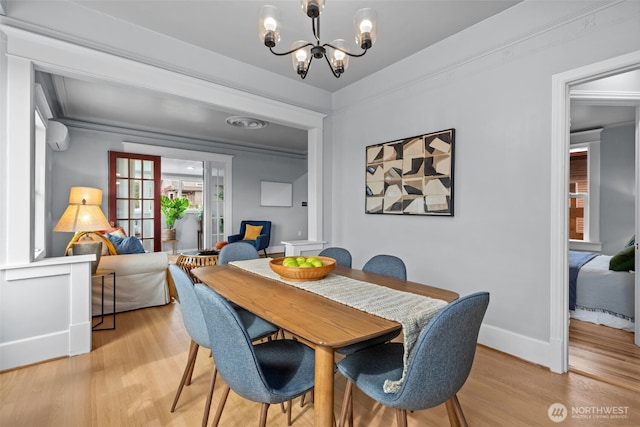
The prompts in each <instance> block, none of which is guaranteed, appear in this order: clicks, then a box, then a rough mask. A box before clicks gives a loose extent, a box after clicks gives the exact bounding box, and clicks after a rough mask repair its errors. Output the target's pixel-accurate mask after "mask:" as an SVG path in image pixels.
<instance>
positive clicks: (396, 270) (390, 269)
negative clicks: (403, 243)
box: [336, 255, 407, 355]
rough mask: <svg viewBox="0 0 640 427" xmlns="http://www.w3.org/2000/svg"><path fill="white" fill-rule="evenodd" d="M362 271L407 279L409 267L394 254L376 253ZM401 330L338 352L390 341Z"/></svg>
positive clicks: (341, 352)
mask: <svg viewBox="0 0 640 427" xmlns="http://www.w3.org/2000/svg"><path fill="white" fill-rule="evenodd" d="M362 271H366V272H369V273H376V274H381V275H383V276H388V277H393V278H396V279H400V280H407V269H406V267H405V265H404V261H402V260H401V259H400V258H398V257H396V256H393V255H375V256H374V257H372V258H371V259H370V260H369V261H367V262H366V263H365V264H364V266H363V267H362ZM400 332H401V331H400V330H397V331H393V332H389V333H388V334H384V335H381V336H379V337H375V338H371V339H369V340H366V341H362V342H357V343H354V344H351V345H348V346H346V347H342V348H339V349H337V350H336V353H339V354H342V355H345V354H351V353H355V352H356V351H360V350H362V349H363V348H367V347H371V346H373V345H378V344H382V343H385V342H389V341H391V340H392V339H394V338H395V337H397V336H398V335H400Z"/></svg>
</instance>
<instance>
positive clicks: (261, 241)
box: [227, 220, 271, 256]
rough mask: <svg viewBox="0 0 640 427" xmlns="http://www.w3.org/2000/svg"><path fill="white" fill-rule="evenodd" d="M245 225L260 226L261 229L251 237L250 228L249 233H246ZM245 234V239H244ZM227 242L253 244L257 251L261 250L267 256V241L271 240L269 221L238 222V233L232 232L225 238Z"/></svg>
mask: <svg viewBox="0 0 640 427" xmlns="http://www.w3.org/2000/svg"><path fill="white" fill-rule="evenodd" d="M247 225H250V226H253V227H260V226H262V230H260V233H259V234H258V235H257V236H256V237H255V238H253V237H254V236H253V235H251V231H253V230H250V232H249V234H247V228H251V227H247ZM245 236H246V237H247V239H245ZM227 241H228V242H229V243H233V242H240V241H242V242H245V243H249V244H251V245H253V246H255V248H256V250H257V251H263V252H264V256H267V248H268V247H269V242H270V241H271V221H255V220H247V221H242V222H240V232H239V233H238V234H232V235H230V236H229V237H228V238H227Z"/></svg>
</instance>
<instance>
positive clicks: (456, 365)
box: [394, 292, 489, 410]
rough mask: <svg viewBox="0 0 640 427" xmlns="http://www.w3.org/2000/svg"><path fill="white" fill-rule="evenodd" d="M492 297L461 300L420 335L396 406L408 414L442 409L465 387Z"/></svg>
mask: <svg viewBox="0 0 640 427" xmlns="http://www.w3.org/2000/svg"><path fill="white" fill-rule="evenodd" d="M488 305H489V294H488V293H487V292H477V293H474V294H471V295H467V296H464V297H461V298H460V299H458V300H456V301H453V302H452V303H450V304H448V305H447V306H445V307H444V308H443V309H442V310H440V311H439V312H438V313H437V314H436V315H435V316H433V318H432V319H431V321H429V323H428V324H427V326H426V327H425V329H424V330H423V331H422V332H421V333H420V336H419V337H418V340H417V341H416V344H415V347H414V348H413V351H412V352H411V356H410V358H409V360H408V362H407V373H406V376H405V378H404V381H403V383H402V386H401V387H400V390H399V391H398V392H397V393H395V394H396V396H394V397H395V399H394V403H397V404H398V406H399V407H401V408H403V409H408V410H419V409H426V408H431V407H433V406H436V405H439V404H441V403H443V402H445V401H447V400H448V399H449V398H451V397H452V396H453V395H454V394H456V393H457V392H458V391H459V390H460V388H462V386H463V385H464V383H465V381H466V380H467V377H468V376H469V372H470V371H471V365H472V364H473V358H474V357H475V353H476V344H477V342H478V333H479V331H480V325H481V324H482V319H483V318H484V314H485V312H486V311H487V306H488Z"/></svg>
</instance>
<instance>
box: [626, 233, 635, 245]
mask: <svg viewBox="0 0 640 427" xmlns="http://www.w3.org/2000/svg"><path fill="white" fill-rule="evenodd" d="M635 244H636V236H635V235H634V236H633V237H632V238H631V239H629V241H628V242H627V243H626V244H625V245H624V247H625V248H628V247H629V246H633V245H635Z"/></svg>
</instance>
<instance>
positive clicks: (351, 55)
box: [322, 43, 369, 58]
mask: <svg viewBox="0 0 640 427" xmlns="http://www.w3.org/2000/svg"><path fill="white" fill-rule="evenodd" d="M327 46H329V47H330V48H331V49H335V50H339V51H340V52H342V53H344V54H345V55H347V56H350V57H352V58H360V57H361V56H364V54H365V53H367V51H368V50H369V49H365V50H364V51H363V52H362V53H350V52H347V51H346V50H344V49H340V48H339V47H335V46H334V45H332V44H331V43H325V44H323V45H322V47H327Z"/></svg>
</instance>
